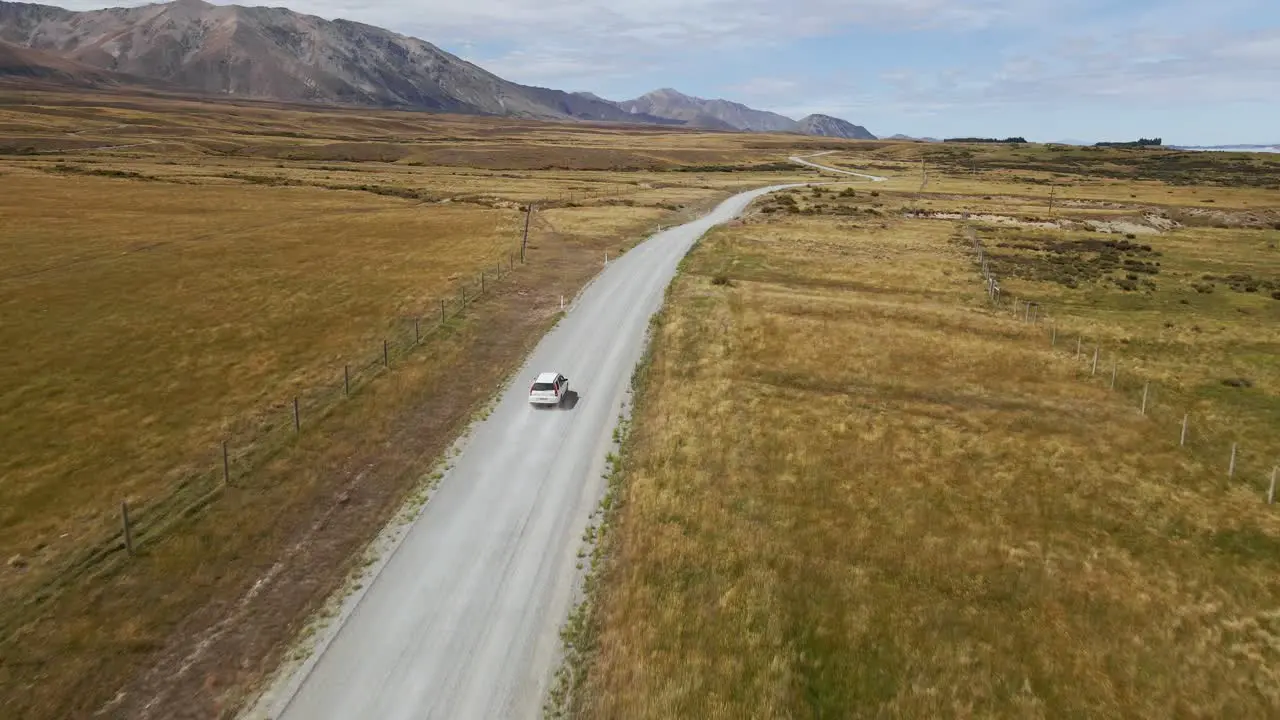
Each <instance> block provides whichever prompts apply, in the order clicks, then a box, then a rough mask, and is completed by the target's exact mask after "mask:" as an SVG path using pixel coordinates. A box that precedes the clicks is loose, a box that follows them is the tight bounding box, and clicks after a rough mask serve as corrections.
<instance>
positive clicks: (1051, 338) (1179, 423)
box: [964, 225, 1280, 504]
mask: <svg viewBox="0 0 1280 720" xmlns="http://www.w3.org/2000/svg"><path fill="white" fill-rule="evenodd" d="M964 234H965V237H966V239H967V240H968V241H969V242H970V243H971V244H972V245H973V249H974V254H975V257H976V260H977V264H978V270H979V272H980V273H981V275H982V278H983V281H984V283H985V286H986V293H987V298H988V301H989V302H990V303H991V306H992V307H993V308H994V309H996V310H997V311H999V312H1009V313H1010V314H1011V315H1012V316H1013V318H1014V319H1016V320H1018V321H1019V322H1022V323H1025V324H1028V325H1031V326H1034V327H1038V328H1040V332H1039V334H1040V336H1041V337H1042V338H1043V339H1044V341H1045V342H1047V343H1048V344H1049V346H1050V348H1051V349H1052V350H1053V351H1055V352H1057V353H1059V354H1061V355H1065V356H1067V357H1069V358H1070V360H1071V361H1072V362H1073V363H1075V364H1076V373H1077V376H1078V377H1079V379H1081V380H1083V381H1087V382H1092V383H1096V384H1098V385H1100V386H1103V387H1106V388H1107V390H1108V391H1110V392H1113V393H1115V394H1117V395H1119V396H1121V397H1123V398H1125V399H1126V400H1127V401H1128V402H1129V403H1130V404H1131V405H1132V406H1133V408H1134V410H1135V417H1137V418H1140V419H1144V420H1146V421H1148V422H1152V423H1156V424H1158V425H1160V426H1161V427H1164V428H1166V429H1167V437H1168V440H1169V442H1171V443H1176V444H1177V445H1178V446H1179V447H1181V448H1184V449H1185V450H1186V451H1187V452H1190V453H1194V454H1195V455H1196V456H1197V458H1199V459H1201V460H1202V461H1203V462H1204V463H1205V465H1206V466H1207V467H1210V468H1215V467H1216V468H1219V471H1215V475H1217V477H1218V478H1219V479H1220V481H1221V482H1222V483H1223V487H1224V488H1225V487H1231V486H1232V485H1244V486H1246V487H1249V488H1250V489H1251V490H1254V491H1256V492H1259V493H1261V494H1262V496H1263V497H1264V498H1265V501H1266V502H1267V503H1268V504H1272V503H1274V502H1275V496H1276V492H1277V488H1276V481H1277V476H1278V475H1280V467H1278V466H1280V461H1278V459H1277V449H1278V448H1277V447H1276V445H1275V444H1274V443H1273V442H1268V436H1269V433H1270V432H1271V431H1264V432H1258V431H1257V430H1256V429H1255V428H1253V427H1251V426H1250V424H1249V423H1248V422H1247V421H1245V420H1242V419H1239V418H1229V417H1223V416H1221V415H1219V414H1218V413H1211V412H1210V410H1209V409H1208V407H1207V406H1209V403H1207V402H1206V401H1205V400H1203V399H1201V400H1200V401H1199V402H1197V399H1196V398H1195V397H1193V396H1192V393H1190V392H1188V391H1187V390H1186V389H1185V388H1182V387H1180V386H1179V385H1177V384H1176V383H1161V382H1159V381H1157V380H1155V379H1153V378H1152V377H1151V376H1150V375H1149V374H1148V373H1146V372H1144V370H1143V368H1142V365H1141V363H1139V362H1132V361H1130V362H1126V360H1125V359H1124V358H1123V357H1122V356H1121V355H1120V354H1119V353H1117V352H1114V351H1113V350H1111V349H1110V348H1108V347H1106V346H1105V344H1104V343H1103V341H1102V340H1101V339H1099V338H1091V337H1088V336H1087V335H1086V333H1084V332H1082V331H1072V330H1071V329H1070V326H1069V325H1066V324H1063V323H1060V322H1059V320H1060V318H1059V317H1057V316H1055V315H1051V314H1050V312H1049V310H1050V309H1049V308H1048V307H1047V306H1045V305H1044V304H1042V303H1040V302H1038V301H1035V300H1030V299H1024V298H1018V297H1016V296H1013V295H1010V294H1009V293H1007V292H1005V291H1004V290H1002V289H1001V287H1000V280H999V278H998V277H996V275H995V273H994V272H993V270H992V266H991V258H990V257H989V255H988V254H987V252H986V249H985V248H984V247H983V245H982V241H981V239H980V238H979V237H978V234H977V232H976V231H975V230H974V228H973V227H972V226H967V225H966V226H965V227H964ZM1248 382H1249V381H1247V380H1246V379H1235V378H1228V379H1227V380H1226V381H1225V384H1232V385H1235V386H1237V387H1245V386H1247V384H1248Z"/></svg>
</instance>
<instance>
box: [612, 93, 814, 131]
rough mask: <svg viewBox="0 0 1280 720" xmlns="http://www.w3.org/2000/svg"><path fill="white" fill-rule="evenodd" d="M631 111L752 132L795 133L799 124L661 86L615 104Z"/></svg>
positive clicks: (741, 105)
mask: <svg viewBox="0 0 1280 720" xmlns="http://www.w3.org/2000/svg"><path fill="white" fill-rule="evenodd" d="M617 105H618V107H621V108H622V109H624V110H626V111H628V112H633V113H644V114H648V115H656V116H658V117H662V118H670V119H675V120H682V121H684V122H686V123H688V124H690V125H694V126H696V127H703V128H713V129H714V128H723V129H735V130H748V131H752V132H794V131H795V130H796V129H797V128H798V123H796V121H795V120H792V119H791V118H789V117H784V116H782V115H778V114H777V113H771V112H766V111H763V110H753V109H752V108H749V107H747V106H746V105H743V104H741V103H736V102H730V101H728V100H705V99H703V98H699V97H692V96H690V95H685V94H684V93H681V92H677V91H675V90H672V89H671V88H662V89H660V90H654V91H653V92H650V93H646V94H644V95H641V96H640V97H638V98H635V99H634V100H625V101H623V102H620V103H617Z"/></svg>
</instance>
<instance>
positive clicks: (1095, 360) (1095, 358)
mask: <svg viewBox="0 0 1280 720" xmlns="http://www.w3.org/2000/svg"><path fill="white" fill-rule="evenodd" d="M1100 350H1101V348H1097V347H1095V348H1094V349H1093V369H1091V370H1090V371H1089V377H1093V376H1094V375H1097V374H1098V352H1099V351H1100Z"/></svg>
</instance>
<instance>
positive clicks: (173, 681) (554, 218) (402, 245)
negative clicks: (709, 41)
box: [0, 92, 815, 718]
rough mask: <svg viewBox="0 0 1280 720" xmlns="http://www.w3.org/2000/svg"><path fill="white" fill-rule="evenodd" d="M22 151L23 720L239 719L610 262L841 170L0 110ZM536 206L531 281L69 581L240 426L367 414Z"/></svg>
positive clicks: (480, 123)
mask: <svg viewBox="0 0 1280 720" xmlns="http://www.w3.org/2000/svg"><path fill="white" fill-rule="evenodd" d="M0 128H3V129H2V130H0V133H3V134H2V135H0V217H3V218H4V222H3V230H0V250H3V252H4V254H5V258H6V262H5V264H4V267H3V268H0V307H3V309H4V316H5V318H6V322H5V323H3V324H0V340H2V341H3V347H4V351H3V352H4V357H3V360H4V362H0V368H3V369H2V370H0V384H2V385H3V387H4V388H5V390H4V391H3V395H2V397H3V403H4V406H5V412H4V414H3V418H4V419H3V421H0V456H3V460H0V495H3V497H4V498H5V502H4V503H3V505H0V560H5V561H6V562H5V564H3V565H0V598H3V600H2V601H0V618H4V619H5V622H4V625H3V627H0V697H3V698H4V701H3V704H4V707H5V712H4V715H5V716H6V717H17V718H27V717H33V718H34V717H58V718H61V717H69V716H82V715H85V714H91V713H92V712H94V711H96V710H98V709H100V708H102V707H104V703H106V702H107V701H108V700H110V699H111V698H112V697H115V696H117V693H118V692H121V689H122V688H124V689H125V690H126V692H125V693H124V694H123V695H121V696H120V697H121V698H123V699H122V700H121V701H120V703H122V704H119V703H118V704H116V705H110V706H107V707H109V708H110V711H111V712H119V713H122V714H126V715H128V714H130V713H136V712H139V711H140V709H141V707H142V706H144V705H146V704H148V703H149V702H150V701H151V700H152V699H155V700H157V704H155V705H154V706H153V707H152V709H151V712H153V713H159V715H161V716H166V717H176V716H177V715H176V714H175V713H177V712H178V711H179V709H181V712H182V713H188V714H195V715H201V714H204V715H206V716H207V714H209V713H211V712H213V713H216V712H217V711H218V709H219V708H222V707H223V706H224V705H226V704H228V703H231V704H234V702H235V700H236V699H237V698H238V697H240V693H242V692H243V691H244V689H245V687H246V686H247V685H248V684H250V683H252V682H253V681H254V678H255V677H256V676H257V674H258V672H259V671H260V670H261V669H263V668H266V667H269V661H270V659H271V658H272V657H273V653H274V652H276V650H277V647H278V644H279V643H280V642H281V641H283V640H284V639H286V638H287V637H289V633H290V632H292V631H294V630H296V629H297V628H296V623H297V622H298V620H299V619H300V618H301V617H303V614H304V612H305V611H306V610H307V609H308V608H312V607H314V605H315V603H317V602H319V601H320V600H321V599H322V598H323V597H325V595H326V593H328V592H330V591H332V590H333V589H334V588H335V583H336V582H338V580H339V579H340V578H341V577H342V576H343V573H344V571H345V570H346V569H347V568H348V566H349V563H350V562H351V561H352V558H353V557H354V555H355V552H356V551H357V550H358V549H359V548H360V546H361V543H362V542H364V541H365V540H367V539H368V538H369V537H371V536H372V534H373V533H374V532H375V531H376V530H377V529H378V528H379V527H380V526H381V524H382V523H383V522H385V521H386V520H387V518H388V517H389V516H390V514H391V512H392V511H393V509H394V508H395V507H396V505H397V503H398V502H400V501H401V500H403V499H404V497H405V494H406V493H407V492H408V490H409V489H410V488H412V487H413V486H414V485H415V483H416V482H417V481H418V479H419V478H421V477H422V475H423V474H424V473H427V472H429V468H430V467H431V466H432V465H433V463H434V462H435V460H436V458H437V457H438V456H439V453H440V452H442V451H443V449H444V448H445V447H446V445H447V443H448V441H449V440H450V439H451V438H452V437H453V436H454V435H455V434H456V433H457V432H458V431H460V430H461V428H462V427H463V426H464V425H465V423H466V421H467V419H468V418H469V417H470V416H471V414H472V413H473V412H474V411H475V410H476V409H477V407H478V406H479V404H480V403H482V402H483V401H484V400H485V399H486V398H487V397H488V396H489V394H490V393H491V392H492V390H493V388H494V387H495V386H496V385H497V383H498V382H499V381H500V380H501V379H502V377H503V376H504V375H505V373H507V372H509V371H510V370H511V369H513V368H514V367H515V366H516V365H517V364H518V361H519V360H520V358H521V357H522V355H523V353H524V352H525V351H526V350H527V349H528V348H529V347H531V344H532V343H533V342H534V341H535V340H536V339H537V337H538V336H539V335H540V333H541V332H543V331H544V330H545V329H546V327H547V326H548V324H549V323H550V322H551V321H552V318H553V316H554V314H555V309H556V307H558V305H557V298H558V297H559V295H561V294H563V295H569V296H571V295H572V294H573V293H574V292H576V290H577V289H578V288H579V287H581V285H582V284H583V283H584V282H585V281H586V280H587V279H588V278H589V277H590V276H591V275H593V274H594V273H595V272H596V271H597V269H598V268H599V266H600V258H601V255H602V253H603V252H605V251H608V252H610V253H616V252H621V251H623V250H625V249H626V248H627V247H629V246H630V245H631V244H633V243H634V242H636V241H637V240H639V239H641V238H643V237H644V236H645V235H646V234H647V233H649V232H650V231H652V230H653V229H655V228H656V227H657V226H659V225H662V224H671V223H674V222H679V221H681V220H684V219H690V218H691V217H692V216H693V215H694V214H696V213H698V212H699V211H701V210H702V209H704V208H706V207H707V206H709V205H710V204H712V203H714V202H716V201H718V200H719V199H721V198H723V197H725V196H726V195H727V194H729V193H730V192H732V191H734V190H736V189H739V188H745V187H755V186H759V185H765V184H769V183H774V182H779V181H786V180H792V179H804V178H812V177H815V174H814V173H812V172H809V171H806V170H802V169H798V168H797V169H789V168H788V169H778V168H776V167H770V166H769V163H776V162H777V161H778V160H780V159H783V160H784V159H785V154H786V153H788V152H796V151H798V150H802V149H804V148H806V147H808V146H810V144H811V141H809V140H807V139H805V138H796V139H795V141H794V142H792V141H791V140H788V139H785V138H784V139H780V140H774V142H776V143H778V147H777V148H769V149H758V148H751V147H749V145H750V143H751V142H753V141H758V140H759V139H760V138H758V137H746V136H732V135H726V134H708V133H696V132H680V131H668V130H663V131H661V132H654V131H653V130H652V129H626V128H609V127H594V126H580V127H579V126H560V125H547V124H540V123H529V122H520V121H507V120H495V119H484V118H464V117H448V116H435V115H425V114H417V113H394V112H377V111H359V110H322V109H315V108H312V109H299V108H289V107H283V106H272V105H268V104H253V103H245V104H219V103H201V102H194V101H187V100H173V99H157V98H134V97H124V96H118V95H110V94H87V95H83V96H74V95H63V94H56V93H28V94H22V93H9V92H6V93H0ZM464 149H466V150H468V151H470V154H466V153H461V152H460V151H461V150H464ZM463 163H475V164H477V165H481V166H482V167H462V166H461V164H463ZM530 202H533V203H537V205H538V208H539V209H538V211H537V212H535V214H534V218H535V222H534V224H533V227H532V228H531V232H530V239H529V245H530V254H529V264H528V265H525V266H523V267H520V266H517V268H516V270H515V272H514V273H510V274H508V275H507V276H506V277H504V279H503V280H502V282H501V283H499V284H498V285H496V286H491V287H490V289H489V290H490V292H489V293H488V294H487V295H486V296H485V297H484V298H483V299H482V300H481V301H480V303H479V304H478V305H476V306H474V307H473V308H472V309H470V310H468V312H467V314H466V315H465V316H464V317H463V318H462V319H461V320H459V321H457V322H453V321H451V322H450V324H449V326H448V328H447V329H446V331H445V332H444V333H443V334H442V335H441V336H439V337H436V338H433V339H432V340H431V341H430V342H429V343H428V344H427V345H426V346H425V348H424V349H423V350H422V351H420V352H417V353H414V354H411V355H409V356H402V357H398V358H396V362H395V363H393V371H392V372H391V373H390V374H389V376H388V377H387V378H385V379H383V380H380V381H378V382H375V383H372V384H371V385H370V386H369V387H367V388H362V389H361V390H360V393H359V394H358V395H357V396H356V397H355V398H353V399H352V400H351V401H350V402H348V403H345V404H342V405H341V406H340V408H339V410H338V411H337V412H336V413H335V414H334V415H332V416H329V417H325V418H323V419H321V420H313V422H312V423H309V424H308V423H307V422H306V419H305V418H304V425H309V427H308V428H307V432H304V433H303V434H302V435H301V437H299V438H298V439H297V440H296V441H290V442H286V443H284V444H283V446H281V447H280V448H279V453H278V454H275V455H273V456H272V457H270V458H269V460H267V461H266V462H265V464H261V465H258V466H256V467H239V468H237V470H239V471H241V472H242V474H240V475H239V476H238V477H237V483H236V485H235V487H232V488H228V489H225V491H223V492H221V493H220V494H217V495H216V496H214V497H212V500H211V503H210V504H209V505H207V506H204V507H203V509H202V510H201V511H200V512H199V513H197V514H195V515H194V516H192V517H183V518H176V517H175V518H174V519H175V520H177V521H178V525H177V526H176V527H174V528H173V529H172V531H170V532H169V533H167V534H164V535H161V536H159V537H154V538H153V537H148V541H147V543H146V544H145V545H143V547H142V550H141V553H140V555H139V557H138V558H136V559H135V560H132V561H130V562H129V563H128V564H127V565H123V566H121V565H117V564H109V565H104V566H102V568H99V569H101V570H103V571H104V572H105V574H101V575H94V574H92V573H91V574H89V575H86V576H76V577H75V578H74V580H71V579H67V580H63V579H62V578H63V576H62V575H61V574H60V572H59V571H60V568H62V567H63V566H64V564H65V561H66V560H67V559H68V557H78V555H77V553H79V552H80V551H83V550H84V549H85V547H86V544H87V543H89V542H91V541H94V540H97V539H100V538H103V537H106V535H105V534H106V533H109V532H111V531H113V530H116V529H117V528H118V515H117V513H118V509H119V503H120V501H122V500H125V499H128V500H130V501H131V502H132V503H134V504H135V506H137V505H141V506H142V507H147V506H149V504H153V503H154V501H155V500H156V499H158V498H163V497H166V496H168V495H170V494H172V493H174V492H176V490H175V488H176V487H178V483H179V481H180V479H181V478H183V477H186V476H187V475H188V474H189V472H191V471H195V470H201V469H207V470H209V471H211V472H212V471H213V470H214V469H215V468H216V466H217V464H218V460H219V458H218V443H219V441H220V440H221V439H222V437H224V436H225V434H226V433H228V432H229V431H231V430H235V429H237V428H242V427H255V426H256V423H258V422H265V421H264V420H263V418H264V417H268V416H269V417H270V418H272V422H275V421H280V422H276V424H277V425H279V424H287V423H288V417H289V398H290V396H291V395H293V394H294V393H295V392H298V391H299V390H304V391H305V390H308V389H316V388H323V389H325V391H326V392H330V393H340V391H339V388H340V386H341V385H340V384H341V379H342V369H343V365H344V364H345V363H347V362H350V363H352V366H353V371H354V369H355V367H356V365H357V363H368V362H370V361H372V360H373V359H374V358H376V357H377V356H378V353H379V350H380V343H381V341H382V339H383V338H386V337H388V336H390V337H391V338H392V339H393V340H394V339H395V338H396V337H399V338H400V339H401V340H403V339H404V338H405V337H406V336H407V337H412V334H413V319H414V318H415V317H418V316H422V317H424V318H425V320H424V323H423V328H424V330H426V329H428V328H429V326H431V325H433V324H434V320H435V318H436V317H437V314H438V312H439V311H438V305H437V303H438V301H439V300H440V299H441V298H452V297H456V296H457V292H458V290H459V287H460V286H461V285H462V284H463V283H473V282H474V279H475V277H476V276H477V275H478V274H479V273H480V272H481V271H482V270H488V269H492V268H494V267H495V265H497V264H498V263H503V264H506V261H508V260H509V257H510V255H509V253H511V252H512V251H514V250H516V248H517V247H518V242H519V240H520V236H521V232H522V229H523V219H524V215H523V212H522V206H523V205H525V204H527V203H530ZM463 367H465V369H466V370H465V380H463V381H460V380H459V378H460V375H459V372H460V368H463ZM273 447H274V446H273ZM235 450H236V449H235V448H232V451H233V453H234V452H235ZM234 460H235V459H234V458H233V461H234ZM11 559H12V561H11V562H9V561H10V560H11ZM95 567H97V566H95ZM269 570H270V575H269V576H268V575H264V574H266V573H268V571H269ZM264 577H270V578H272V580H271V581H270V582H268V583H267V584H266V585H263V586H259V585H258V583H259V582H260V581H263V579H264ZM255 587H258V588H259V590H257V591H255V592H254V593H251V594H250V593H249V590H250V588H255ZM50 589H52V590H54V591H55V594H54V595H52V596H45V595H41V597H44V599H43V600H42V601H41V602H38V603H35V604H32V601H33V599H34V598H35V597H36V595H34V594H33V593H35V592H37V590H38V591H39V592H41V593H44V592H45V591H46V590H50ZM246 597H247V598H250V599H249V600H245V604H241V605H238V604H237V603H238V602H239V601H240V600H241V599H243V598H246ZM231 612H235V613H240V615H239V616H237V617H236V618H235V622H234V624H233V627H234V628H235V630H234V631H231V632H228V631H227V630H226V626H225V625H224V626H220V625H219V623H220V622H221V621H224V620H226V619H227V618H228V617H229V615H228V613H231ZM217 628H221V629H220V630H216V629H217ZM195 650H198V652H195V653H194V654H192V653H193V652H194V651H195ZM193 658H195V659H194V660H193ZM175 668H184V670H182V672H177V671H176V670H175ZM175 673H176V674H175Z"/></svg>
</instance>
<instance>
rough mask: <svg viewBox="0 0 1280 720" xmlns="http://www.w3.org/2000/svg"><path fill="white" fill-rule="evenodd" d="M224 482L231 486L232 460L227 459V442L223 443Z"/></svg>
mask: <svg viewBox="0 0 1280 720" xmlns="http://www.w3.org/2000/svg"><path fill="white" fill-rule="evenodd" d="M222 482H224V483H226V484H228V485H230V484H231V460H230V458H228V457H227V441H226V440H223V441H222Z"/></svg>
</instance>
